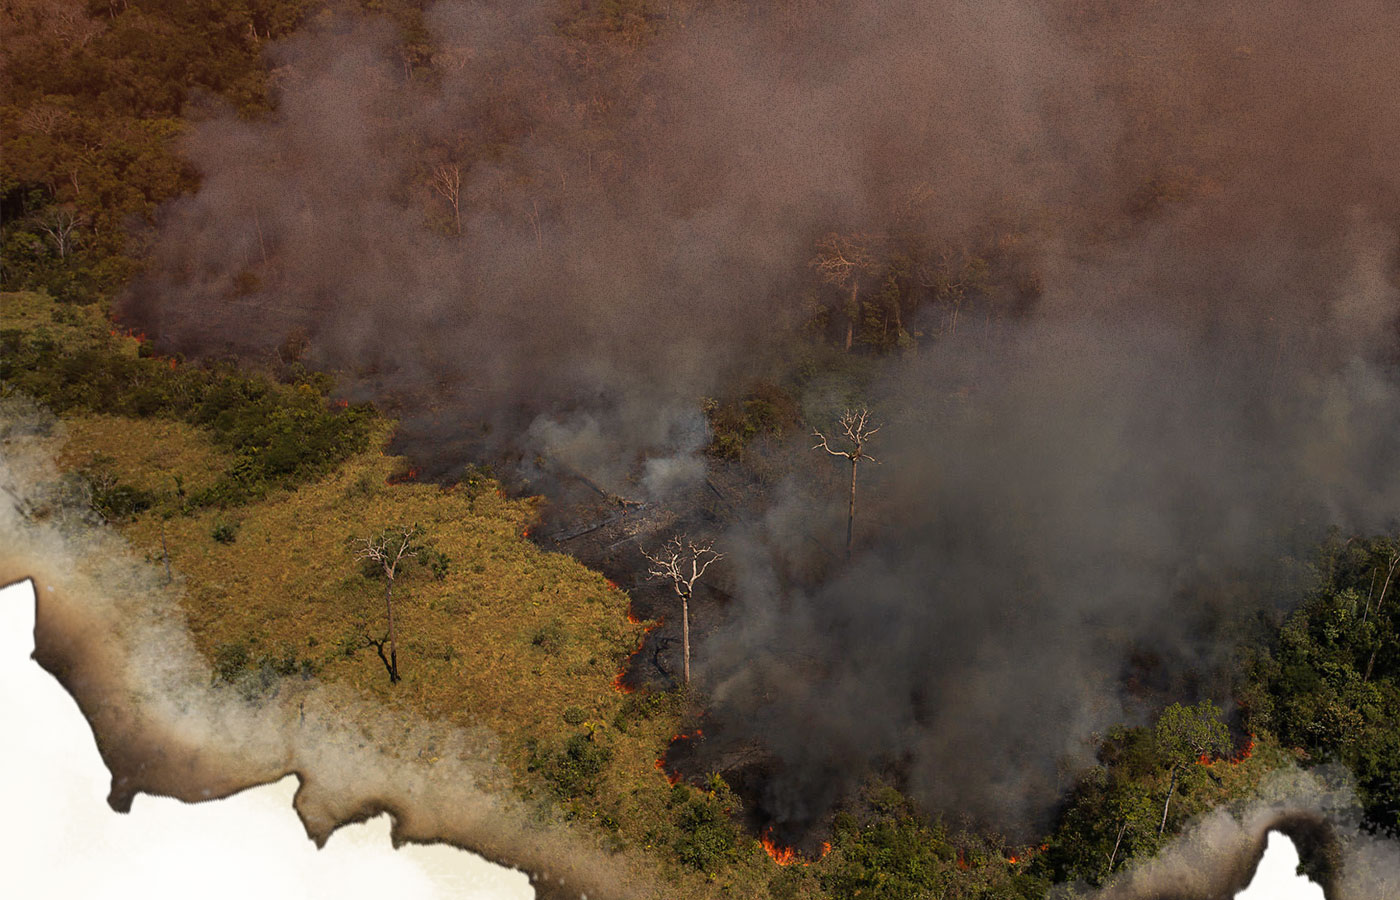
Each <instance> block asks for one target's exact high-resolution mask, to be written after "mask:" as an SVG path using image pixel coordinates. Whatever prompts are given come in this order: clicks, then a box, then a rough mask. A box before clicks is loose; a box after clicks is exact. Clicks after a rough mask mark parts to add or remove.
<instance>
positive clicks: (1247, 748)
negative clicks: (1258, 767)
mask: <svg viewBox="0 0 1400 900" xmlns="http://www.w3.org/2000/svg"><path fill="white" fill-rule="evenodd" d="M1253 755H1254V735H1252V734H1251V735H1250V736H1249V743H1247V744H1245V745H1244V747H1242V748H1241V749H1240V752H1239V753H1237V754H1235V755H1234V756H1232V757H1230V762H1231V763H1232V764H1233V765H1239V764H1240V763H1242V762H1244V761H1245V760H1247V759H1249V758H1250V757H1251V756H1253Z"/></svg>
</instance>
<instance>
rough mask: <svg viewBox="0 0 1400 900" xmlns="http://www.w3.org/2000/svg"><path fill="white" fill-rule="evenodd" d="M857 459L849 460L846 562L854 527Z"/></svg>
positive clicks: (849, 558)
mask: <svg viewBox="0 0 1400 900" xmlns="http://www.w3.org/2000/svg"><path fill="white" fill-rule="evenodd" d="M859 462H860V461H859V460H856V459H852V460H851V504H850V506H849V508H847V510H846V562H850V561H851V538H852V536H853V535H854V534H855V527H856V466H857V465H858V464H859Z"/></svg>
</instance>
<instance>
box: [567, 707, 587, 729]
mask: <svg viewBox="0 0 1400 900" xmlns="http://www.w3.org/2000/svg"><path fill="white" fill-rule="evenodd" d="M564 721H565V722H567V723H568V724H570V725H582V724H583V723H584V722H586V721H588V711H587V710H585V709H584V708H583V707H581V706H571V707H569V708H568V709H566V710H564Z"/></svg>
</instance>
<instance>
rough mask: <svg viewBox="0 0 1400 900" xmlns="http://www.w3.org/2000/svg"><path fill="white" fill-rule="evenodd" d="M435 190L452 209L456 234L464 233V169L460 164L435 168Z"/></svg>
mask: <svg viewBox="0 0 1400 900" xmlns="http://www.w3.org/2000/svg"><path fill="white" fill-rule="evenodd" d="M432 185H433V190H435V191H437V192H438V194H439V195H441V196H442V199H444V200H446V201H447V203H448V205H449V206H451V207H452V222H453V225H454V227H455V233H456V234H461V233H462V167H461V165H459V164H458V163H454V162H447V163H439V164H438V165H437V166H435V167H434V168H433V177H432Z"/></svg>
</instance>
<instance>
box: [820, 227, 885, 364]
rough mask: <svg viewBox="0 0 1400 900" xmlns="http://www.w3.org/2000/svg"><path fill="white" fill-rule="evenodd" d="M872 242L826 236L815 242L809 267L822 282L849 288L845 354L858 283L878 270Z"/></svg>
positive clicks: (856, 307)
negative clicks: (815, 251) (815, 248)
mask: <svg viewBox="0 0 1400 900" xmlns="http://www.w3.org/2000/svg"><path fill="white" fill-rule="evenodd" d="M873 245H874V240H873V239H872V238H869V237H867V236H865V235H858V234H852V235H842V234H836V233H834V232H833V233H832V234H828V235H827V236H826V237H824V238H822V239H821V240H820V241H818V242H817V255H816V256H814V257H812V259H811V261H810V262H809V263H808V265H810V266H811V267H812V268H814V269H816V270H817V272H818V273H819V274H820V275H821V277H822V281H825V282H826V283H827V284H829V285H832V286H833V287H836V288H839V289H842V290H844V289H846V288H848V287H849V288H850V291H851V298H850V300H849V301H848V302H847V304H846V342H845V344H846V350H847V351H848V352H849V351H850V349H851V344H852V342H853V341H854V340H855V327H856V319H857V318H859V317H860V289H861V279H862V278H864V277H866V276H870V275H874V274H876V273H877V272H878V271H879V270H880V265H879V261H878V260H877V259H876V257H875V253H874V252H873V251H872V249H871V248H872V246H873Z"/></svg>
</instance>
